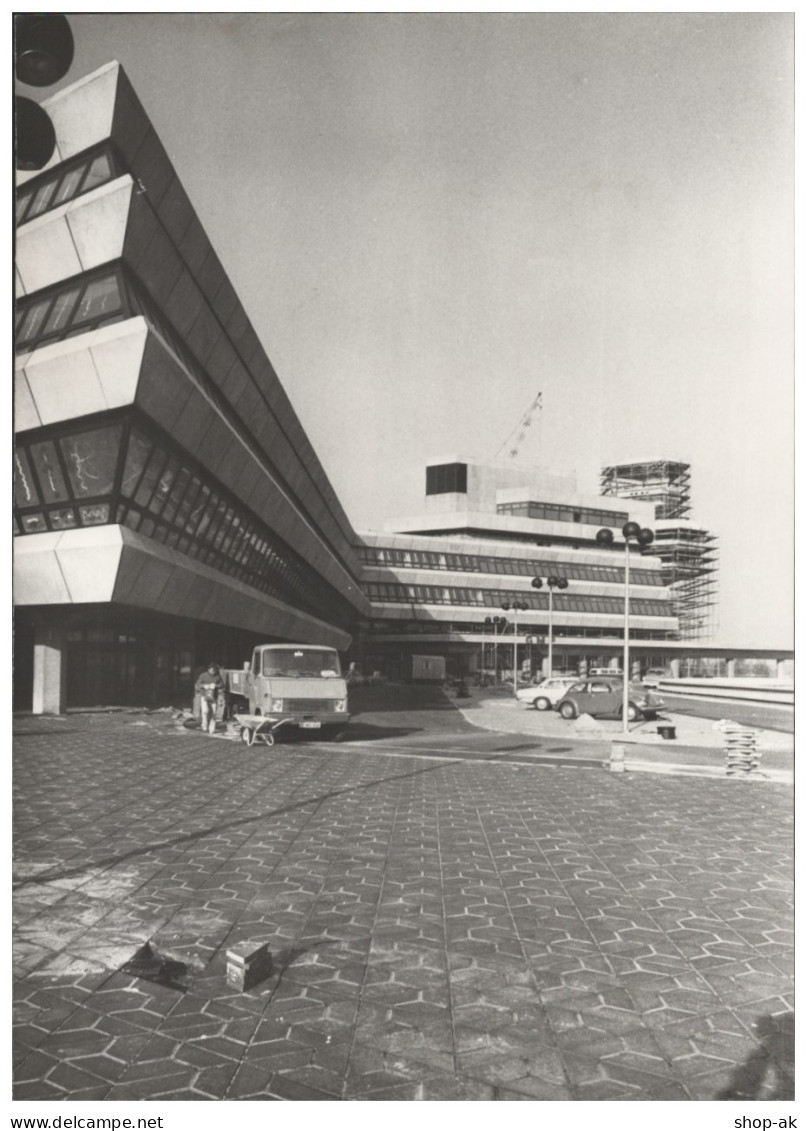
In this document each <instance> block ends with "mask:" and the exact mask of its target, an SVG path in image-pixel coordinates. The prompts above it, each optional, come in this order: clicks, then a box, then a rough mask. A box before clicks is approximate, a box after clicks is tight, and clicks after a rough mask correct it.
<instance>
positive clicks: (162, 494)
mask: <svg viewBox="0 0 807 1131" xmlns="http://www.w3.org/2000/svg"><path fill="white" fill-rule="evenodd" d="M68 427H69V426H68ZM14 498H15V505H16V513H15V518H14V522H15V531H16V533H18V534H21V535H25V534H37V533H40V532H42V531H45V530H67V529H70V528H74V527H82V526H97V525H99V524H104V523H110V522H115V523H120V524H122V525H124V526H128V527H129V528H130V529H131V530H136V531H137V532H138V533H140V534H144V535H146V536H147V537H149V538H154V539H155V540H156V541H158V542H161V543H163V544H164V545H167V546H171V547H174V548H176V549H177V550H178V551H180V552H181V553H184V554H188V555H189V556H190V557H193V558H196V559H197V560H199V561H201V562H204V563H205V564H206V565H209V566H212V567H213V568H214V569H217V570H220V571H221V572H222V573H225V574H227V575H228V576H231V577H236V578H237V579H238V580H240V581H243V582H244V583H245V584H246V585H249V586H251V587H252V588H254V589H258V590H260V591H261V592H263V593H267V594H268V595H269V596H272V597H276V598H278V599H279V600H282V601H285V602H288V603H289V604H291V605H293V606H294V607H295V608H302V609H304V610H306V611H309V612H311V613H312V614H313V615H314V616H317V617H320V618H322V619H323V620H327V621H330V622H334V621H335V622H336V623H343V624H346V623H348V622H349V621H350V619H351V617H352V612H351V610H350V609H349V607H348V605H347V603H346V602H345V601H344V599H343V598H341V597H340V596H339V595H338V594H337V593H336V592H335V591H333V590H331V588H330V587H329V586H328V585H327V584H326V583H325V582H323V581H322V580H321V579H320V578H319V576H318V575H317V574H316V573H315V571H314V570H312V569H311V568H310V566H308V564H307V563H306V562H304V561H303V559H302V558H301V557H300V556H299V555H298V554H296V553H295V552H294V551H293V550H291V549H290V548H289V547H288V546H286V545H285V544H284V543H282V542H281V541H280V539H278V538H277V536H276V535H274V534H273V533H272V532H271V531H270V530H269V529H268V527H266V526H265V525H264V524H263V523H261V522H260V521H259V520H258V519H257V518H256V516H255V515H253V514H252V513H251V512H249V511H247V510H246V508H245V507H244V506H243V505H242V504H240V503H239V502H238V501H237V500H236V499H235V498H234V497H233V496H231V495H230V494H229V493H228V492H227V491H225V490H224V489H223V488H222V487H221V486H220V485H219V484H218V483H217V482H216V481H215V480H214V479H213V478H212V477H211V476H210V475H209V474H208V473H207V472H205V471H204V470H203V469H202V468H200V467H199V466H197V465H196V464H194V463H193V462H192V461H191V460H189V459H188V457H187V456H186V455H185V454H184V453H183V452H181V451H180V450H178V449H176V448H174V447H173V445H171V443H170V442H169V441H167V439H166V438H165V437H162V436H158V435H156V434H155V430H154V429H153V427H152V426H151V425H150V424H147V423H146V422H143V423H142V424H140V423H139V422H133V421H132V420H131V419H129V418H124V419H121V420H119V421H116V422H115V423H107V424H105V425H104V426H103V427H97V426H95V427H85V428H83V429H76V428H75V426H72V428H70V430H69V431H62V432H60V433H58V434H55V435H54V434H50V435H48V436H47V437H46V438H43V437H42V434H41V433H37V434H36V437H35V438H34V439H25V440H21V441H20V442H18V444H17V446H16V448H15V452H14Z"/></svg>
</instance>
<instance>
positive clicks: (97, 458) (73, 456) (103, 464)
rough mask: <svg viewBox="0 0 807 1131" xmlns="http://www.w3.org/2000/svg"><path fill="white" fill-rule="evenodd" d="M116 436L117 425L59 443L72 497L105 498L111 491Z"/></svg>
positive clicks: (116, 444)
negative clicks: (94, 496) (93, 496)
mask: <svg viewBox="0 0 807 1131" xmlns="http://www.w3.org/2000/svg"><path fill="white" fill-rule="evenodd" d="M120 436H121V429H120V426H119V425H117V426H114V427H111V428H100V429H97V430H96V431H93V432H83V433H81V435H79V436H72V437H70V438H69V439H65V440H62V441H60V447H61V450H62V454H63V456H64V460H65V463H66V465H67V474H68V476H69V479H70V486H71V487H72V489H73V495H74V497H77V498H81V497H82V496H85V497H86V496H88V495H107V494H109V493H110V492H111V491H112V483H113V479H114V475H115V465H116V462H117V458H118V449H119V447H120Z"/></svg>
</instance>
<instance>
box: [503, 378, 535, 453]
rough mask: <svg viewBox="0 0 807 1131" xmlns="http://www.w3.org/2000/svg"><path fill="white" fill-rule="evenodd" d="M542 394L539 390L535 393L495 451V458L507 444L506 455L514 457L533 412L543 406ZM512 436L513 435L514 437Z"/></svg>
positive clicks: (530, 421) (533, 414)
mask: <svg viewBox="0 0 807 1131" xmlns="http://www.w3.org/2000/svg"><path fill="white" fill-rule="evenodd" d="M542 396H543V394H542V393H541V392H540V391H539V392H538V393H537V394H536V396H535V399H534V400H533V401H532V403H531V404H530V407H529V408H528V409H527V411H526V412H525V413H524V415H523V416H522V417H521V419H520V420H519V422H518V424H517V425H516V426H515V428H514V429H513V431H512V432H511V433H510V434H509V435H508V437H507V439H506V440H505V441H504V443H503V444H502V446H501V447H500V448H499V450H498V451H497V452H496V455H495V457H494V458H495V459H498V458H499V456H500V455H501V454H502V452H503V451H504V449H505V448H507V445H508V444H510V448H509V449H508V452H507V454H508V456H509V457H510V459H515V458H516V456H517V455H518V453H519V451H520V449H521V445H522V444H523V443H524V440H525V439H526V437H527V429H528V428H529V427H530V425H531V424H532V422H533V420H534V419H535V414H536V413H539V412H540V411H541V410H542V408H543V403H542ZM513 437H515V439H514V438H513Z"/></svg>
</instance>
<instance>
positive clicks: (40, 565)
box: [14, 533, 70, 605]
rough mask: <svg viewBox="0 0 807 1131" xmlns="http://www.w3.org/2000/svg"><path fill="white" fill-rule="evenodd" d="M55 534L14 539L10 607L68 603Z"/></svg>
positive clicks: (57, 538) (31, 535)
mask: <svg viewBox="0 0 807 1131" xmlns="http://www.w3.org/2000/svg"><path fill="white" fill-rule="evenodd" d="M58 541H59V535H58V534H53V533H47V534H28V535H22V536H20V537H18V538H15V539H14V604H15V605H64V604H65V603H67V602H69V600H70V593H69V590H68V588H67V584H66V582H65V579H64V576H63V575H62V571H61V569H60V568H59V562H58V561H57V559H56V550H55V547H56V544H57V543H58Z"/></svg>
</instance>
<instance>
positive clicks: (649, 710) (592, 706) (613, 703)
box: [558, 676, 664, 722]
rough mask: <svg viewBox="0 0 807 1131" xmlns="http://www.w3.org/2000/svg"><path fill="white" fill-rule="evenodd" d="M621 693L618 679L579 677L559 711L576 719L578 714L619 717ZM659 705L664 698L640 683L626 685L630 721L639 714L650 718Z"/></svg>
mask: <svg viewBox="0 0 807 1131" xmlns="http://www.w3.org/2000/svg"><path fill="white" fill-rule="evenodd" d="M622 696H623V683H622V680H621V679H614V678H612V677H606V676H595V677H594V678H593V679H591V678H589V679H580V680H577V681H576V682H575V683H573V684H572V686H571V687H570V688H569V690H568V691H567V692H566V694H565V695H564V696H563V698H562V699H561V700H560V702H559V703H558V711H559V712H560V713H561V715H562V716H563V718H564V719H576V718H577V716H578V715H616V716H617V717H618V716H620V715H621V714H622ZM662 707H664V702H663V700H661V699H659V697H658V696H657V695H654V694H653V693H652V691H648V690H647V688H646V687H644V686H643V685H642V684H641V683H631V684H629V685H628V719H629V720H630V721H631V722H634V721H635V720H636V719H639V718H642V717H644V718H648V719H652V718H653V717H654V716H655V714H656V712H657V711H660V710H661V709H662Z"/></svg>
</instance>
